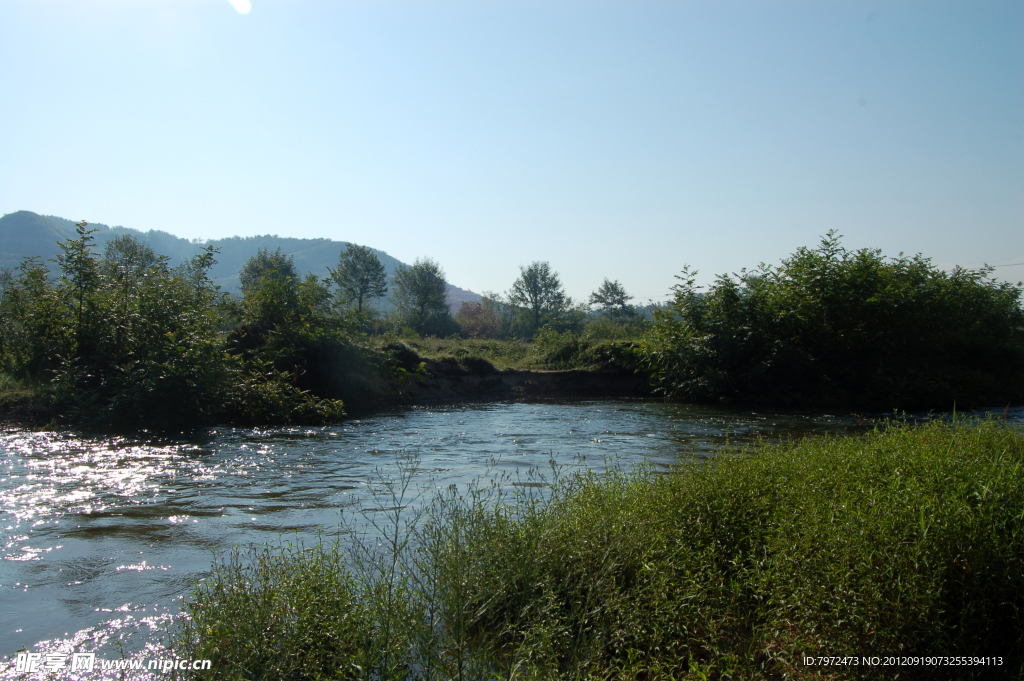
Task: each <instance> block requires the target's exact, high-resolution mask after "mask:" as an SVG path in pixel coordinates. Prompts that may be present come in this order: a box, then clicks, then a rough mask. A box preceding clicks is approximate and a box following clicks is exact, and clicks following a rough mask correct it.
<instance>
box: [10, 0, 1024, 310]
mask: <svg viewBox="0 0 1024 681" xmlns="http://www.w3.org/2000/svg"><path fill="white" fill-rule="evenodd" d="M249 1H250V2H251V11H249V12H248V13H244V14H243V13H241V12H239V11H236V9H235V8H234V7H233V5H232V3H229V2H228V0H64V1H59V2H58V1H53V0H4V1H3V2H2V3H0V131H2V132H0V135H2V137H0V140H2V142H0V213H9V212H13V211H15V210H21V209H25V210H31V211H35V212H37V213H44V214H51V215H60V216H63V217H67V218H71V219H76V220H77V219H82V218H84V219H87V220H90V221H95V222H104V223H107V224H112V225H116V224H121V225H125V226H127V227H134V228H138V229H142V230H147V229H161V230H165V231H168V232H171V233H174V234H178V235H180V236H185V237H189V238H217V237H223V236H231V235H236V234H237V235H251V234H266V233H270V234H279V235H282V236H285V235H287V236H299V237H329V238H333V239H339V240H346V241H354V242H357V243H364V244H368V245H370V246H373V247H375V248H380V249H383V250H385V251H387V252H388V253H390V254H392V255H394V256H396V257H398V258H399V259H401V260H404V261H407V262H411V261H412V260H413V259H415V258H416V257H417V256H430V257H433V258H435V259H437V260H438V261H440V262H441V264H442V265H443V266H444V268H445V269H446V270H447V272H448V275H449V280H450V281H451V282H452V283H454V284H456V285H459V286H462V287H466V288H471V289H473V290H476V291H485V290H491V291H504V290H506V289H507V288H508V287H509V286H510V285H511V283H512V281H513V280H514V279H515V277H516V275H517V274H518V266H519V265H520V264H526V263H529V262H530V261H532V260H548V261H550V262H551V264H552V266H553V267H554V268H555V269H556V270H558V271H559V272H560V273H561V275H562V279H563V282H564V283H565V284H566V287H567V289H568V291H569V293H570V294H571V295H573V296H576V297H585V296H586V295H587V294H588V293H589V292H590V291H592V290H593V289H594V288H596V287H597V286H598V285H599V284H600V282H601V280H602V278H603V277H606V276H607V277H610V278H613V279H619V280H621V281H622V282H623V283H624V284H625V285H626V288H627V290H629V291H630V292H631V293H633V294H635V295H636V296H637V297H638V298H643V299H646V298H649V297H655V298H657V297H663V296H664V294H665V293H666V292H667V290H668V288H669V286H671V284H672V283H673V275H674V274H676V273H677V272H678V271H679V269H680V268H681V267H682V266H683V265H684V264H687V263H689V264H690V265H692V266H694V267H696V268H698V269H699V270H700V271H701V279H702V280H704V281H705V282H706V281H709V280H710V279H711V277H712V275H714V274H716V273H720V272H725V271H734V270H737V269H739V268H741V267H744V266H754V265H756V264H757V263H758V262H760V261H768V262H776V261H778V259H780V258H781V257H783V256H785V255H787V254H788V253H791V252H792V251H793V250H794V249H795V248H796V247H798V246H801V245H813V244H815V243H816V242H817V240H818V237H819V235H821V234H823V233H824V232H826V231H827V230H829V229H832V228H835V229H837V230H839V231H840V232H841V233H843V234H845V235H846V240H845V241H846V244H847V245H848V246H850V247H862V246H875V247H880V248H882V249H884V250H885V252H886V253H890V254H895V253H897V252H899V251H906V252H908V253H913V252H918V251H920V252H923V253H924V254H925V255H928V256H930V257H932V258H933V259H934V260H935V262H937V263H940V264H943V265H950V264H952V263H960V264H965V265H978V264H980V263H981V262H983V261H988V262H989V263H991V264H994V265H1003V264H1008V263H1015V262H1024V3H1022V2H1020V0H1012V1H1009V2H985V1H979V0H972V1H969V2H959V3H946V2H939V1H936V0H928V1H926V2H910V1H908V2H870V3H860V2H828V1H824V0H816V1H813V2H811V1H800V2H790V1H786V0H779V1H773V2H761V1H754V0H750V1H747V2H730V1H723V2H702V1H694V2H685V1H683V0H673V1H671V2H655V1H644V0H628V1H627V0H621V1H617V2H607V1H603V0H586V1H582V0H581V1H578V2H561V1H559V0H544V1H532V0H518V1H511V0H509V1H505V0H473V1H469V0H465V1H450V2H436V1H432V0H416V1H402V0H396V1H392V0H373V1H369V0H363V1H357V2H352V1H348V2H340V1H339V2H328V1H326V0H325V1H312V0H249ZM245 3H246V0H235V4H238V5H244V4H245ZM243 9H244V8H243ZM997 271H998V272H999V273H1000V275H1002V276H1005V277H1006V278H1010V279H1012V280H1014V281H1016V280H1017V279H1024V266H1014V267H1003V268H1000V269H999V270H997Z"/></svg>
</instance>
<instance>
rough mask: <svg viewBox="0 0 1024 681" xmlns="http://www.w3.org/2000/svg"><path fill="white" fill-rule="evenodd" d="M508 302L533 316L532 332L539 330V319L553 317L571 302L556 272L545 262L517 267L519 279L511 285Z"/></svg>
mask: <svg viewBox="0 0 1024 681" xmlns="http://www.w3.org/2000/svg"><path fill="white" fill-rule="evenodd" d="M508 297H509V301H510V302H511V303H512V304H513V305H517V306H519V307H524V308H526V309H527V310H529V311H530V312H531V313H532V314H533V330H536V329H538V328H540V321H541V317H542V316H545V315H549V316H550V315H555V314H557V313H558V312H560V311H561V310H562V308H563V307H565V306H566V305H567V304H569V303H570V302H571V301H570V300H569V298H568V297H567V296H566V295H565V291H564V290H563V289H562V282H561V281H559V279H558V272H553V271H552V270H551V265H550V264H548V263H547V262H539V261H538V262H534V263H532V264H531V265H530V266H529V267H522V266H520V267H519V278H518V279H516V281H515V283H514V284H512V290H511V291H509V296H508Z"/></svg>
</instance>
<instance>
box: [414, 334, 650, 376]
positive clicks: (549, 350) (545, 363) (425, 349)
mask: <svg viewBox="0 0 1024 681" xmlns="http://www.w3.org/2000/svg"><path fill="white" fill-rule="evenodd" d="M402 342H403V343H405V344H406V345H408V346H409V347H410V348H412V349H413V350H415V351H416V352H417V353H418V354H419V355H420V356H421V357H422V358H423V359H428V360H442V359H454V360H456V361H459V362H461V361H464V360H466V359H483V360H486V361H488V362H490V363H491V364H492V365H493V366H494V368H496V369H498V370H499V371H503V370H505V369H512V370H515V371H550V370H561V369H596V368H606V367H608V366H609V365H610V364H613V363H616V364H617V365H625V366H629V367H632V368H635V365H636V361H635V360H633V359H631V355H632V341H621V340H606V339H591V338H589V337H580V336H576V335H574V334H572V333H557V332H550V333H542V334H540V336H539V337H538V339H537V340H536V341H531V342H525V341H521V340H518V339H509V340H488V339H480V338H468V339H467V338H457V337H452V338H433V337H429V338H403V339H402Z"/></svg>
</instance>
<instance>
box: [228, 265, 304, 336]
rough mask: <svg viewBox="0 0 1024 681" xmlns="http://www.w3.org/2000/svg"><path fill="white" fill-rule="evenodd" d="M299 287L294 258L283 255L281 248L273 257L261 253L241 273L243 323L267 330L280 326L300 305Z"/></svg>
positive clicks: (239, 277) (239, 274) (239, 282)
mask: <svg viewBox="0 0 1024 681" xmlns="http://www.w3.org/2000/svg"><path fill="white" fill-rule="evenodd" d="M299 284H300V282H299V277H298V272H297V271H296V270H295V260H294V258H292V256H290V255H288V254H286V253H282V252H281V249H280V248H278V249H277V250H276V251H274V252H273V253H271V252H270V251H268V250H267V249H265V248H261V249H259V250H258V251H257V252H256V255H254V256H252V257H251V258H249V260H247V261H246V263H245V265H244V266H243V267H242V270H241V272H239V273H238V287H239V288H240V289H242V304H241V308H240V311H241V314H240V315H239V316H240V317H241V319H242V323H243V324H245V325H251V326H257V327H265V328H272V327H276V326H279V325H280V324H281V323H282V322H283V321H284V320H285V318H287V316H288V314H289V312H290V311H291V310H293V309H294V308H295V306H296V304H297V302H298V295H299Z"/></svg>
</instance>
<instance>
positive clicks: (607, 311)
mask: <svg viewBox="0 0 1024 681" xmlns="http://www.w3.org/2000/svg"><path fill="white" fill-rule="evenodd" d="M632 299H633V296H631V295H627V294H626V289H625V287H623V285H622V284H620V283H619V282H618V280H616V281H609V280H608V278H607V277H606V278H605V280H604V283H603V284H601V287H600V288H599V289H597V290H596V291H594V292H593V293H591V294H590V304H591V305H596V306H598V307H599V309H600V312H601V313H602V314H603V315H605V316H606V317H609V318H611V319H614V320H625V319H630V318H632V317H634V316H636V308H634V307H633V306H632V305H630V304H629V301H630V300H632Z"/></svg>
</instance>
